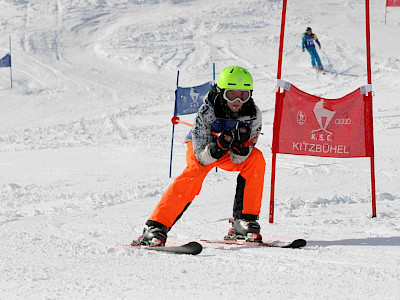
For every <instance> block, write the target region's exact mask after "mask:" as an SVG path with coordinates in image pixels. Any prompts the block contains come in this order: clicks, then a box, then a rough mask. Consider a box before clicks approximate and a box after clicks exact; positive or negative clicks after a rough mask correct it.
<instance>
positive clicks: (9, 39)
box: [8, 35, 13, 88]
mask: <svg viewBox="0 0 400 300" xmlns="http://www.w3.org/2000/svg"><path fill="white" fill-rule="evenodd" d="M8 43H9V45H10V86H11V88H12V87H13V85H12V63H11V62H12V59H11V58H12V56H11V35H9V36H8Z"/></svg>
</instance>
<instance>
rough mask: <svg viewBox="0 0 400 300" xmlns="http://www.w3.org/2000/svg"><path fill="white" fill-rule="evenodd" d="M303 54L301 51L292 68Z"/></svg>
mask: <svg viewBox="0 0 400 300" xmlns="http://www.w3.org/2000/svg"><path fill="white" fill-rule="evenodd" d="M302 54H303V51H302V52H301V53H300V55H299V56H298V57H297V58H296V60H295V61H294V64H293V66H295V65H296V64H297V63H298V62H299V58H300V56H301V55H302Z"/></svg>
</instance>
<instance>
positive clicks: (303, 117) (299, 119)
mask: <svg viewBox="0 0 400 300" xmlns="http://www.w3.org/2000/svg"><path fill="white" fill-rule="evenodd" d="M305 122H306V114H305V113H304V111H302V110H299V111H298V113H297V123H299V125H304V123H305Z"/></svg>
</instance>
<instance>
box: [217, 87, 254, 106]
mask: <svg viewBox="0 0 400 300" xmlns="http://www.w3.org/2000/svg"><path fill="white" fill-rule="evenodd" d="M223 97H224V99H225V100H226V101H228V102H231V103H233V102H235V101H236V100H239V101H240V102H242V103H245V102H247V101H248V100H249V99H250V97H251V92H250V91H249V90H224V94H223Z"/></svg>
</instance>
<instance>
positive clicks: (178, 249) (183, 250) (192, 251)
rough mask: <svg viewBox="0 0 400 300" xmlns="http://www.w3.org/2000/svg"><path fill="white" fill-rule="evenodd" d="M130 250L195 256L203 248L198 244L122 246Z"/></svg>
mask: <svg viewBox="0 0 400 300" xmlns="http://www.w3.org/2000/svg"><path fill="white" fill-rule="evenodd" d="M124 246H127V247H131V248H140V249H146V250H153V251H160V252H168V253H174V254H188V255H197V254H199V253H200V252H201V251H202V250H203V247H202V246H201V244H200V243H197V242H190V243H187V244H183V245H179V246H164V247H162V246H144V245H124Z"/></svg>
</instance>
